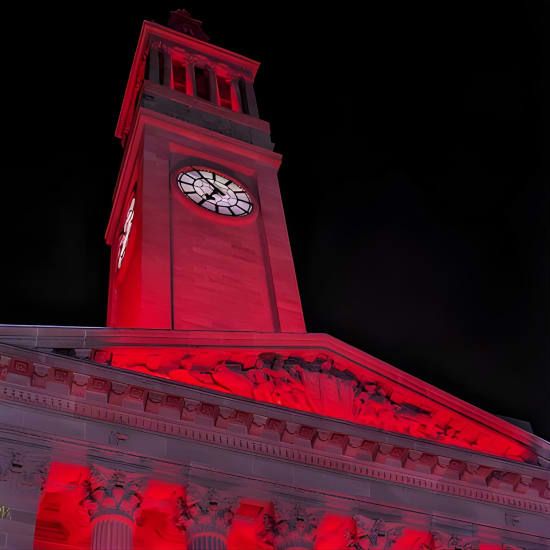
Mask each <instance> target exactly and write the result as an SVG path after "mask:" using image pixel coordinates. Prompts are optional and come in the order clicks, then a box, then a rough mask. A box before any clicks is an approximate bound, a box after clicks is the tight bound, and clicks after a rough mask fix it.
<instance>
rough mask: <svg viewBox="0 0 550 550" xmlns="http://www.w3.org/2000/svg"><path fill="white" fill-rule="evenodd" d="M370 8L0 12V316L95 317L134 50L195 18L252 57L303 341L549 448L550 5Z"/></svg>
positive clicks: (28, 319)
mask: <svg viewBox="0 0 550 550" xmlns="http://www.w3.org/2000/svg"><path fill="white" fill-rule="evenodd" d="M376 4H382V5H383V6H384V7H380V6H378V7H376V9H375V8H373V7H369V6H374V5H375V3H365V4H364V5H366V6H367V8H366V11H365V13H362V14H359V13H357V12H356V11H355V10H353V9H352V8H351V6H352V4H351V3H350V4H349V5H348V7H346V5H344V4H342V3H338V10H336V8H335V7H333V8H331V9H327V10H323V9H320V8H317V9H316V10H315V11H314V12H312V11H309V12H307V13H303V14H301V13H299V12H295V11H293V10H288V9H287V8H284V7H282V5H281V4H280V3H274V4H271V5H272V6H278V7H277V9H275V8H274V7H271V8H270V7H266V4H265V3H263V2H257V3H255V4H254V5H253V7H251V6H243V7H240V6H241V3H229V2H225V3H224V4H222V3H219V2H210V3H207V2H204V1H203V2H198V1H194V2H187V5H185V6H183V5H182V6H180V5H177V4H176V5H174V4H168V3H163V2H158V1H155V2H150V5H151V8H152V9H151V10H150V11H147V10H144V11H139V10H138V8H133V11H132V9H131V8H128V9H126V10H123V9H122V8H117V9H118V10H119V11H105V9H104V8H100V7H95V5H94V7H93V9H92V8H91V7H90V5H88V6H87V7H88V9H90V12H89V13H84V12H83V13H77V12H74V13H69V12H61V11H60V12H56V11H55V9H52V7H51V6H45V7H43V8H37V9H36V10H34V11H33V12H32V14H31V15H32V17H31V16H29V14H28V13H26V12H20V13H13V14H10V15H9V17H8V16H6V20H11V21H12V23H13V26H14V28H17V27H18V25H21V28H22V29H23V32H24V33H25V37H24V38H17V39H15V40H13V41H11V42H10V44H11V46H10V49H6V48H4V56H3V65H4V79H3V83H4V86H3V94H4V100H3V108H4V118H3V128H4V138H7V141H6V142H5V143H4V145H3V157H4V165H5V166H6V167H8V166H9V167H11V168H9V169H7V170H6V173H5V176H4V179H3V183H2V186H1V197H2V201H1V205H2V209H1V216H0V224H1V231H0V236H1V237H0V238H1V247H2V259H3V261H2V270H1V271H2V276H3V278H4V281H3V285H1V287H0V291H1V293H2V296H1V299H0V304H1V305H0V322H2V323H21V324H61V325H102V324H104V319H105V309H106V293H107V259H108V251H107V248H106V246H105V245H104V242H103V233H104V229H105V226H106V222H107V218H108V214H109V209H110V201H111V195H112V191H113V188H114V184H115V180H116V175H117V171H118V165H119V162H120V159H121V148H120V145H119V144H118V142H117V141H116V140H115V138H114V137H113V132H114V126H115V122H116V118H117V115H118V110H119V107H120V102H121V98H122V93H123V91H124V85H125V81H126V78H127V75H128V71H129V67H130V63H131V58H132V55H133V50H134V47H135V45H136V41H137V37H138V33H139V29H140V24H141V21H142V20H143V19H144V18H147V19H153V20H156V21H158V22H165V20H166V17H167V14H168V11H169V9H173V8H176V7H187V8H189V9H191V11H192V13H193V15H194V16H195V17H197V18H200V19H202V20H203V21H205V29H206V31H207V32H208V33H209V34H210V35H211V37H212V39H213V41H214V42H215V43H217V44H219V45H221V46H223V47H225V48H228V49H232V50H235V51H238V52H240V53H242V54H244V55H248V56H250V57H252V58H254V59H258V60H259V61H261V62H262V64H263V65H262V68H261V70H260V73H259V75H258V78H257V87H256V89H257V94H258V98H259V99H258V101H259V105H260V111H261V114H262V116H263V118H265V119H267V120H269V121H270V122H271V123H272V131H273V138H274V141H275V142H276V144H277V150H278V151H279V152H281V153H283V154H284V158H285V160H284V164H283V168H282V169H281V172H280V181H281V189H282V193H283V199H284V203H285V210H286V214H287V221H288V227H289V233H290V238H291V243H292V248H293V252H294V256H295V262H296V269H297V275H298V281H299V285H300V290H301V295H302V300H303V307H304V312H305V316H306V321H307V325H308V330H309V331H312V332H328V333H330V334H332V335H334V336H336V337H338V338H341V339H342V340H345V341H347V342H349V343H351V344H354V345H355V346H357V347H359V348H361V349H363V350H365V351H367V352H369V353H371V354H373V355H375V356H377V357H380V358H382V359H384V360H386V361H388V362H390V363H393V364H394V365H396V366H398V367H399V368H401V369H403V370H405V371H407V372H409V373H411V374H413V375H415V376H418V377H420V378H422V379H424V380H426V381H428V382H430V383H432V384H435V385H436V386H438V387H440V388H442V389H444V390H446V391H449V392H451V393H453V394H455V395H457V396H458V397H461V398H462V399H465V400H467V401H470V402H471V403H474V404H475V405H478V406H481V407H483V408H485V409H487V410H489V411H491V412H494V413H497V414H502V415H508V416H513V417H517V418H522V419H525V420H529V421H531V422H532V424H533V426H534V429H535V431H536V432H537V433H539V434H540V435H542V436H543V437H546V438H547V439H550V418H549V417H550V413H549V412H548V410H549V404H548V402H549V394H550V342H549V340H550V338H549V337H548V335H549V334H550V285H549V280H550V259H549V246H550V222H549V220H550V192H549V188H550V187H549V186H550V178H549V176H550V162H549V158H550V156H549V152H548V151H549V150H548V148H547V145H548V144H547V143H546V144H545V143H544V139H545V138H547V136H548V112H549V95H548V88H546V90H545V89H544V87H543V84H544V82H543V81H544V80H545V76H546V75H547V69H548V67H549V66H550V56H549V55H547V54H546V53H545V50H544V48H543V38H544V33H545V28H544V24H543V13H542V11H543V9H544V7H545V4H544V2H537V1H530V2H521V1H520V0H517V1H515V2H504V3H496V2H495V3H491V2H475V3H474V2H472V3H470V4H468V3H464V2H460V3H458V2H455V3H452V2H451V3H448V2H442V3H433V4H431V5H430V6H429V7H428V6H427V4H425V3H416V2H415V3H414V6H413V5H412V4H413V3H410V4H411V5H409V7H404V6H407V4H405V3H403V4H401V3H399V4H396V3H376ZM419 4H420V5H419ZM546 7H548V5H546ZM546 32H547V29H546ZM548 51H550V48H549V49H548ZM9 52H11V54H10V55H8V53H9ZM8 114H11V115H12V117H13V119H12V117H9V116H8Z"/></svg>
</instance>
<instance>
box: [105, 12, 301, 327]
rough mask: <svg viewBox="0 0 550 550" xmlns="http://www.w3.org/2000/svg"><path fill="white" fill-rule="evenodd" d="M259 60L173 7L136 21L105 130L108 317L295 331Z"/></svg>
mask: <svg viewBox="0 0 550 550" xmlns="http://www.w3.org/2000/svg"><path fill="white" fill-rule="evenodd" d="M258 66H259V64H258V63H257V62H255V61H252V60H251V59H247V58H245V57H243V56H241V55H238V54H235V53H233V52H229V51H227V50H225V49H222V48H219V47H217V46H214V45H212V44H210V43H209V42H208V37H207V36H206V35H205V33H204V31H203V30H202V28H201V25H200V22H199V21H197V20H194V19H192V18H191V17H190V16H189V14H188V13H187V12H186V11H184V10H178V11H175V12H173V13H172V14H171V17H170V21H169V25H168V28H167V27H163V26H160V25H158V24H156V23H152V22H145V23H144V25H143V28H142V30H141V35H140V38H139V43H138V47H137V50H136V53H135V57H134V61H133V64H132V68H131V73H130V77H129V81H128V85H127V88H126V92H125V96H124V100H123V106H122V111H121V113H120V117H119V120H118V124H117V129H116V136H117V137H118V138H119V139H120V140H121V141H122V144H123V146H124V156H123V160H122V166H121V169H120V173H119V177H118V181H117V185H116V190H115V194H114V202H113V208H112V212H111V216H110V220H109V225H108V228H107V232H106V240H107V243H108V244H109V245H110V246H111V262H110V284H109V307H108V325H109V326H112V327H129V328H158V329H174V330H229V331H257V332H305V326H304V320H303V314H302V310H301V305H300V297H299V293H298V286H297V283H296V275H295V271H294V264H293V260H292V254H291V249H290V244H289V240H288V235H287V230H286V224H285V218H284V212H283V206H282V202H281V196H280V192H279V184H278V180H277V171H278V168H279V165H280V162H281V157H280V155H278V154H277V153H275V152H274V151H273V144H272V143H271V140H270V128H269V125H268V123H266V122H265V121H263V120H261V119H260V118H259V116H258V110H257V106H256V100H255V95H254V89H253V82H254V78H255V75H256V72H257V70H258Z"/></svg>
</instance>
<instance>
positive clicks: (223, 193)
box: [177, 168, 253, 217]
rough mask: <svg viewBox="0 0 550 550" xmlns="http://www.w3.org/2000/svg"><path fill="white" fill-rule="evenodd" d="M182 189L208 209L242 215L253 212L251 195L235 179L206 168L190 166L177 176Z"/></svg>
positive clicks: (227, 214) (234, 215)
mask: <svg viewBox="0 0 550 550" xmlns="http://www.w3.org/2000/svg"><path fill="white" fill-rule="evenodd" d="M177 182H178V187H179V189H180V191H181V192H182V193H183V194H184V195H186V196H187V197H188V198H190V199H191V200H192V201H193V202H194V203H196V204H198V205H199V206H202V207H203V208H205V209H206V210H209V211H211V212H214V213H216V214H221V215H223V216H233V217H241V216H247V215H248V214H250V213H251V212H252V208H253V206H252V199H251V198H250V195H249V194H248V193H247V192H246V191H245V190H244V189H243V188H242V187H241V186H240V185H239V184H238V183H236V182H235V181H233V180H231V179H229V178H227V177H225V176H222V175H221V174H219V173H218V172H215V171H214V170H210V169H204V168H189V169H187V170H184V171H182V172H180V173H179V174H178V176H177Z"/></svg>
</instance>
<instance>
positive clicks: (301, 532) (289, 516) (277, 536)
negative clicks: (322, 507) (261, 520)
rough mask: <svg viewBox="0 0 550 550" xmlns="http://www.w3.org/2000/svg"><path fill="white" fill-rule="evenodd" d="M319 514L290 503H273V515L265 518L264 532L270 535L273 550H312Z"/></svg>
mask: <svg viewBox="0 0 550 550" xmlns="http://www.w3.org/2000/svg"><path fill="white" fill-rule="evenodd" d="M320 517H321V512H320V511H319V510H314V509H312V508H307V507H305V506H303V505H301V504H295V503H292V502H291V501H277V502H275V503H274V515H273V516H269V515H268V516H266V532H267V533H269V532H271V533H272V540H273V546H274V548H275V550H282V549H284V550H313V548H314V546H315V541H316V539H317V527H318V525H319V521H320Z"/></svg>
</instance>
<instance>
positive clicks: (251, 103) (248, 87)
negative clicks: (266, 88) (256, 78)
mask: <svg viewBox="0 0 550 550" xmlns="http://www.w3.org/2000/svg"><path fill="white" fill-rule="evenodd" d="M244 88H245V91H246V104H247V105H248V114H249V115H252V116H255V117H259V116H260V114H259V112H258V104H257V103H256V93H255V92H254V86H253V84H252V80H249V79H248V78H245V79H244Z"/></svg>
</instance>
